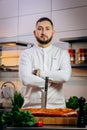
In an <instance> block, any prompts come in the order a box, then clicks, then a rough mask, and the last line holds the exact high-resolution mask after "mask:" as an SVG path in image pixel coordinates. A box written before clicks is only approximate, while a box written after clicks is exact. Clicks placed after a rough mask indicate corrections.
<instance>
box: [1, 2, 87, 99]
mask: <svg viewBox="0 0 87 130" xmlns="http://www.w3.org/2000/svg"><path fill="white" fill-rule="evenodd" d="M43 16H46V17H49V18H50V19H52V20H53V22H54V25H55V30H56V35H55V37H54V38H53V44H55V45H56V46H60V47H62V48H64V49H68V47H69V44H68V43H65V42H61V41H60V38H67V37H83V36H87V0H44V1H43V0H15V1H14V0H0V44H1V43H2V42H8V41H16V42H18V41H21V42H24V43H27V44H31V43H32V44H35V43H36V40H35V38H34V36H33V30H34V27H35V22H36V21H37V19H38V18H40V17H43ZM83 45H84V43H83ZM77 46H78V45H77V44H76V47H77ZM86 47H87V44H86ZM2 50H3V53H6V54H7V52H8V50H9V48H8V49H7V50H6V47H2ZM13 50H14V53H15V54H17V53H18V51H20V50H22V47H21V48H19V47H16V49H14V48H13ZM10 51H11V49H10ZM12 53H13V52H12ZM12 53H11V54H12ZM0 55H2V52H0ZM3 63H5V61H2V60H0V64H3ZM12 63H13V62H10V60H9V62H8V64H9V65H11V64H12ZM14 64H15V65H18V59H16V61H15V63H14ZM73 73H74V75H76V76H77V77H75V76H72V77H71V79H70V81H69V82H68V83H65V84H64V91H65V96H66V98H69V97H70V95H71V96H72V95H77V96H84V97H86V99H87V94H86V92H87V83H86V79H87V77H86V76H87V73H86V74H84V75H82V73H83V71H80V70H79V74H78V71H77V70H74V71H73ZM7 80H11V81H13V82H14V83H15V84H16V86H17V89H19V88H20V86H22V85H21V83H20V82H19V77H18V73H17V72H16V73H12V72H11V73H9V76H8V73H5V74H3V73H0V81H1V82H0V84H1V85H2V82H3V81H7Z"/></svg>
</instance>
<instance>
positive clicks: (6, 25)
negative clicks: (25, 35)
mask: <svg viewBox="0 0 87 130" xmlns="http://www.w3.org/2000/svg"><path fill="white" fill-rule="evenodd" d="M16 35H17V18H10V19H2V20H0V37H1V38H3V37H4V38H5V37H12V36H16Z"/></svg>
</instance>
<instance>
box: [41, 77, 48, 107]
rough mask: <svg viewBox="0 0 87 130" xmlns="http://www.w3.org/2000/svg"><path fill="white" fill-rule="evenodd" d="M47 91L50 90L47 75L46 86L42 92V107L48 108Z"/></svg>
mask: <svg viewBox="0 0 87 130" xmlns="http://www.w3.org/2000/svg"><path fill="white" fill-rule="evenodd" d="M47 91H48V77H45V88H44V91H43V92H42V108H46V105H47Z"/></svg>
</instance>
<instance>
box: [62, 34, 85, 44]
mask: <svg viewBox="0 0 87 130" xmlns="http://www.w3.org/2000/svg"><path fill="white" fill-rule="evenodd" d="M60 41H62V42H69V43H76V42H86V43H87V36H84V37H70V38H60Z"/></svg>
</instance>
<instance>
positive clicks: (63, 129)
mask: <svg viewBox="0 0 87 130" xmlns="http://www.w3.org/2000/svg"><path fill="white" fill-rule="evenodd" d="M30 129H32V130H87V126H86V127H85V128H77V127H76V126H59V125H44V126H43V127H24V128H23V127H7V128H6V130H30Z"/></svg>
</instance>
